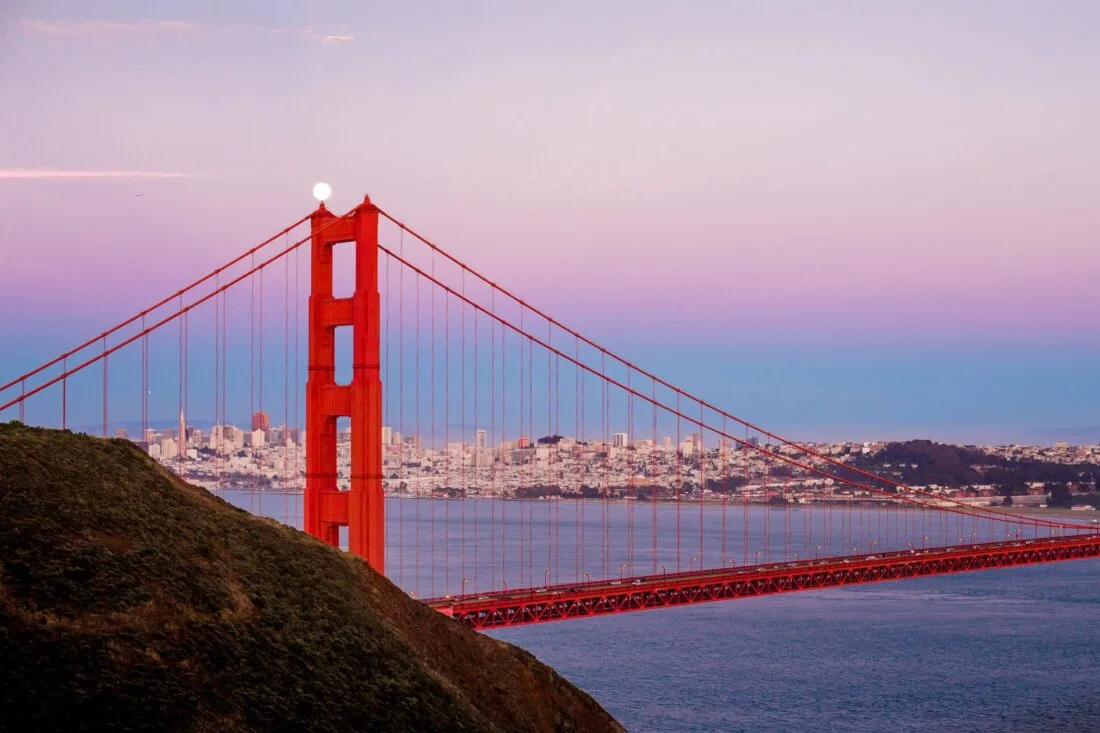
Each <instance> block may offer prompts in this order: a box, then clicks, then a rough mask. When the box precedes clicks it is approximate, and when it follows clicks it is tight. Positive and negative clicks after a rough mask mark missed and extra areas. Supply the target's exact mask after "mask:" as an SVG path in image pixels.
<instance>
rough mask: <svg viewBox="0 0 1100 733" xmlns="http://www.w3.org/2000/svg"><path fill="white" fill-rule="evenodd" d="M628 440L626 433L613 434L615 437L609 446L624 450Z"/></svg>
mask: <svg viewBox="0 0 1100 733" xmlns="http://www.w3.org/2000/svg"><path fill="white" fill-rule="evenodd" d="M629 438H630V436H629V435H628V434H627V433H615V437H614V438H613V439H612V441H611V444H612V445H613V446H615V447H616V448H625V447H626V446H627V443H628V441H629Z"/></svg>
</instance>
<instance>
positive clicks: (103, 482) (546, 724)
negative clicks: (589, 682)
mask: <svg viewBox="0 0 1100 733" xmlns="http://www.w3.org/2000/svg"><path fill="white" fill-rule="evenodd" d="M0 730H36V731H45V730H66V731H78V730H96V731H100V730H128V731H140V730H186V731H239V730H286V731H300V730H310V731H350V730H357V731H387V732H389V731H617V730H622V728H621V727H620V726H619V725H618V724H617V723H616V722H615V721H614V720H613V719H612V718H611V717H610V716H609V715H608V714H607V713H606V712H604V711H603V709H601V708H600V707H599V705H597V704H596V702H595V701H594V700H592V699H591V698H590V697H589V696H588V695H586V694H585V693H584V692H582V691H580V690H578V689H577V688H575V687H573V686H572V685H570V684H569V683H568V682H566V681H565V680H564V679H562V678H561V677H560V676H559V675H558V674H556V673H555V672H554V671H553V670H552V669H550V668H549V667H546V666H545V665H543V664H541V663H539V662H538V661H537V660H536V659H535V658H534V657H533V656H531V655H530V654H528V653H526V652H524V651H522V650H520V649H517V648H516V647H513V646H511V645H509V644H505V643H503V642H499V641H496V640H494V639H491V638H489V637H486V636H481V635H478V634H476V633H474V632H472V631H470V630H468V629H467V628H465V627H463V626H461V625H459V624H458V623H456V622H453V621H451V620H450V619H447V618H444V617H443V616H441V615H440V614H438V613H436V612H434V611H431V610H429V609H427V608H426V607H424V606H422V605H421V604H419V603H417V602H415V601H413V600H411V599H409V598H408V597H407V596H405V595H404V594H403V593H402V592H401V591H399V590H398V589H397V588H396V587H395V586H394V585H392V584H391V583H390V582H389V581H387V580H386V579H385V578H383V577H381V576H379V575H378V574H377V573H375V572H374V571H372V570H371V569H370V568H369V567H367V566H366V564H365V563H362V562H360V561H359V560H357V559H355V558H352V557H350V556H347V555H345V554H344V553H341V552H338V551H336V550H334V549H332V548H330V547H327V546H325V545H324V544H322V543H320V542H318V541H315V540H313V539H312V538H310V537H308V536H306V535H304V534H302V533H300V532H297V531H295V530H292V529H290V528H287V527H284V526H282V525H279V524H278V523H276V522H272V521H268V520H264V519H259V518H256V517H253V516H252V515H250V514H248V513H246V512H243V511H241V510H239V509H236V508H234V507H232V506H230V505H228V504H227V503H225V502H223V501H222V500H220V499H218V498H216V497H214V496H212V495H211V494H210V493H208V492H206V491H205V490H203V489H200V488H196V487H193V486H190V485H188V484H186V483H184V482H182V481H181V480H179V479H178V478H177V477H175V476H174V475H172V474H171V473H169V472H167V471H165V470H164V469H162V468H161V467H160V466H158V465H157V464H156V463H155V462H154V461H152V460H151V459H150V458H149V457H148V456H146V455H145V454H144V453H142V452H141V451H139V450H138V449H137V448H136V447H135V446H134V445H132V444H130V443H128V442H126V441H122V440H101V439H98V438H91V437H87V436H82V435H73V434H71V433H68V432H58V431H48V430H41V429H35V428H29V427H25V426H21V425H18V424H14V423H12V424H0Z"/></svg>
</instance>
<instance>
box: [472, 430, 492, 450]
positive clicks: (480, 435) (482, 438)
mask: <svg viewBox="0 0 1100 733" xmlns="http://www.w3.org/2000/svg"><path fill="white" fill-rule="evenodd" d="M488 447H489V433H488V432H487V431H485V430H478V431H477V432H476V433H475V434H474V448H475V449H476V450H478V451H483V450H485V449H486V448H488Z"/></svg>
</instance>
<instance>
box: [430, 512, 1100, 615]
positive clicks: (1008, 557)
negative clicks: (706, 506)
mask: <svg viewBox="0 0 1100 733" xmlns="http://www.w3.org/2000/svg"><path fill="white" fill-rule="evenodd" d="M1095 557H1100V533H1097V532H1096V531H1095V530H1094V529H1092V528H1089V533H1088V534H1077V535H1071V536H1069V537H1064V536H1063V537H1049V538H1042V539H1031V540H1026V539H1020V540H1005V541H1003V542H990V543H978V544H968V545H959V546H954V547H940V548H927V549H923V548H922V549H910V550H902V551H900V552H898V551H894V552H879V553H876V554H868V555H852V556H848V557H831V558H822V559H814V560H800V561H795V562H784V563H772V564H764V565H753V566H751V567H745V568H739V567H732V568H715V569H710V570H697V571H694V572H687V573H665V574H660V575H646V576H639V577H628V578H623V579H620V580H602V581H594V582H587V583H569V584H565V585H548V586H544V587H539V588H525V589H522V590H502V591H493V592H489V593H481V594H467V595H464V596H453V597H452V596H445V597H442V598H429V599H425V601H424V603H426V604H427V605H429V606H431V607H432V608H434V609H436V610H437V611H440V612H441V613H443V614H445V615H447V616H451V617H453V618H456V619H458V620H459V621H461V622H463V623H465V624H468V625H469V626H472V627H473V628H475V629H493V628H501V627H505V626H520V625H523V624H534V623H545V622H547V621H559V620H565V619H576V618H585V617H589V616H604V615H608V614H613V613H627V612H630V611H644V610H647V609H654V608H668V607H671V606H683V605H687V604H690V603H706V602H711V601H724V600H732V599H735V598H750V597H753V596H763V595H771V594H774V593H792V592H795V591H802V590H812V589H815V588H834V587H839V586H845V585H858V584H862V583H878V582H882V581H888V580H901V579H903V578H919V577H922V576H927V575H947V574H950V573H963V572H969V571H974V570H987V569H991V568H1004V567H1013V566H1017V565H1034V564H1037V563H1047V562H1059V561H1062V560H1081V559H1087V558H1095Z"/></svg>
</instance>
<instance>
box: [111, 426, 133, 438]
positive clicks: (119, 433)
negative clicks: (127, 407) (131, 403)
mask: <svg viewBox="0 0 1100 733" xmlns="http://www.w3.org/2000/svg"><path fill="white" fill-rule="evenodd" d="M115 437H116V438H122V439H123V440H129V439H130V434H129V433H127V432H126V428H115Z"/></svg>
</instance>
